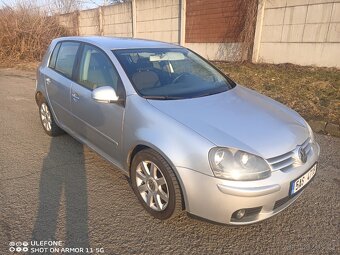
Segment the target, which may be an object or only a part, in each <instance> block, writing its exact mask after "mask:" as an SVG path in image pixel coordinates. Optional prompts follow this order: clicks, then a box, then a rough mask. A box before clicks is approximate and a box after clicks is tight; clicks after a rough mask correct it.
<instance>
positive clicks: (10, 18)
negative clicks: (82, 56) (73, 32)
mask: <svg viewBox="0 0 340 255" xmlns="http://www.w3.org/2000/svg"><path fill="white" fill-rule="evenodd" d="M64 35H68V31H66V29H65V28H63V27H62V26H60V25H59V23H58V21H57V19H56V18H55V17H54V16H49V15H47V13H44V12H42V11H39V10H38V9H36V8H32V6H30V5H23V4H17V5H16V6H15V7H14V8H12V7H5V8H3V9H0V45H1V47H0V66H7V67H8V66H14V65H17V64H22V63H24V62H34V61H40V60H41V58H42V56H43V54H44V52H45V51H46V48H47V46H48V45H49V44H50V42H51V40H52V39H53V38H56V37H60V36H64Z"/></svg>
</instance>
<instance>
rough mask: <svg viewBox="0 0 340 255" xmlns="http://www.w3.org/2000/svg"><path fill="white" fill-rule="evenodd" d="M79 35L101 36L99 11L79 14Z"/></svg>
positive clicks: (93, 10)
mask: <svg viewBox="0 0 340 255" xmlns="http://www.w3.org/2000/svg"><path fill="white" fill-rule="evenodd" d="M78 20H79V24H78V25H79V35H99V34H100V29H99V9H92V10H86V11H81V12H79V18H78Z"/></svg>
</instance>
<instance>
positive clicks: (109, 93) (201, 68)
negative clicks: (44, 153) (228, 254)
mask: <svg viewBox="0 0 340 255" xmlns="http://www.w3.org/2000/svg"><path fill="white" fill-rule="evenodd" d="M287 86H288V85H287ZM35 99H36V102H37V104H38V107H39V116H40V119H41V123H42V127H43V129H44V130H45V132H46V133H47V134H48V135H50V136H57V135H60V134H62V133H64V132H66V133H68V134H70V135H71V136H73V137H74V138H76V139H77V140H79V141H80V142H81V143H83V144H86V145H87V146H88V147H90V148H91V149H93V150H94V151H95V152H97V153H98V154H99V155H101V156H102V157H103V158H105V159H106V160H108V161H109V162H111V163H112V164H114V165H115V166H116V167H117V168H118V169H120V170H121V171H122V172H123V173H124V174H125V175H127V176H128V177H129V178H130V180H131V186H132V189H133V191H134V193H135V194H136V196H137V198H138V200H139V201H140V203H141V204H142V206H143V207H144V208H145V210H146V211H147V212H149V213H150V214H151V215H152V216H154V217H155V218H158V219H161V220H166V219H169V218H172V217H174V216H176V215H178V214H179V213H180V212H181V211H182V210H186V211H187V212H188V213H190V214H192V215H196V216H198V217H200V218H204V219H208V220H211V221H214V222H219V223H225V224H234V225H242V224H249V223H254V222H258V221H261V220H264V219H266V218H269V217H271V216H273V215H275V214H277V213H279V212H280V211H282V210H283V209H285V208H287V207H288V206H289V205H290V204H292V203H293V202H294V201H295V200H296V199H297V198H298V197H299V196H300V195H301V193H302V191H303V190H304V188H305V187H306V186H307V185H308V184H309V183H310V182H311V180H312V179H313V177H314V176H315V174H316V170H317V161H318V157H319V152H320V149H319V145H318V144H317V143H316V141H315V139H314V135H313V132H312V130H311V128H310V127H309V125H308V124H307V122H306V121H305V120H304V119H303V118H302V117H301V116H300V115H299V114H298V113H296V112H295V111H293V110H291V109H289V108H287V107H286V106H284V105H282V104H280V103H279V102H276V101H274V100H272V99H270V98H268V97H266V96H264V95H261V94H259V93H257V92H255V91H253V90H250V89H248V88H245V87H243V86H241V85H239V84H236V83H235V82H234V81H232V80H231V79H230V78H228V77H227V76H225V75H224V74H223V73H222V72H220V71H219V70H218V69H217V68H216V67H214V66H213V65H212V64H211V63H209V62H208V61H207V60H205V59H203V58H202V57H200V56H199V55H198V54H196V53H194V52H192V51H191V50H189V49H186V48H184V47H181V46H178V45H174V44H168V43H163V42H157V41H149V40H140V39H126V38H125V39H124V38H109V37H64V38H57V39H55V40H53V41H52V43H51V44H50V46H49V48H48V50H47V52H46V54H45V56H44V58H43V60H42V63H41V65H40V66H39V67H38V70H37V88H36V94H35Z"/></svg>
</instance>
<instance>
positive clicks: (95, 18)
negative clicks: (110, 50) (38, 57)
mask: <svg viewBox="0 0 340 255" xmlns="http://www.w3.org/2000/svg"><path fill="white" fill-rule="evenodd" d="M186 1H190V0H135V1H132V2H127V3H124V4H115V5H110V6H102V7H99V8H96V9H92V10H86V11H80V12H79V13H70V14H64V15H60V16H59V20H60V23H61V24H62V25H64V26H65V27H67V28H69V29H70V30H71V31H75V32H74V33H75V34H79V35H104V36H117V37H134V38H143V39H150V40H159V41H165V42H170V43H175V44H181V45H183V46H185V47H188V48H190V49H192V50H194V51H196V52H197V53H199V54H200V55H202V56H203V57H206V58H208V59H210V60H237V59H239V50H240V44H239V43H220V42H219V43H202V42H198V43H186V42H185V31H186V26H185V20H186V15H187V12H186ZM220 12H221V13H222V12H223V10H220Z"/></svg>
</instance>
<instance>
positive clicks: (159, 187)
mask: <svg viewBox="0 0 340 255" xmlns="http://www.w3.org/2000/svg"><path fill="white" fill-rule="evenodd" d="M131 182H132V188H133V190H134V192H135V194H136V196H137V198H138V200H139V201H140V202H141V204H142V205H143V207H144V208H145V209H146V211H148V212H149V213H150V214H151V215H152V216H154V217H155V218H158V219H161V220H166V219H170V218H172V217H175V216H177V215H178V214H179V213H180V212H181V211H182V195H181V189H180V186H179V184H178V180H177V178H176V175H175V173H174V171H173V170H172V168H171V166H170V165H169V164H168V162H167V161H166V160H165V159H164V158H163V157H162V156H161V155H159V154H158V153H157V152H155V151H153V150H151V149H145V150H142V151H140V152H138V153H137V154H136V155H135V157H134V158H133V161H132V165H131Z"/></svg>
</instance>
